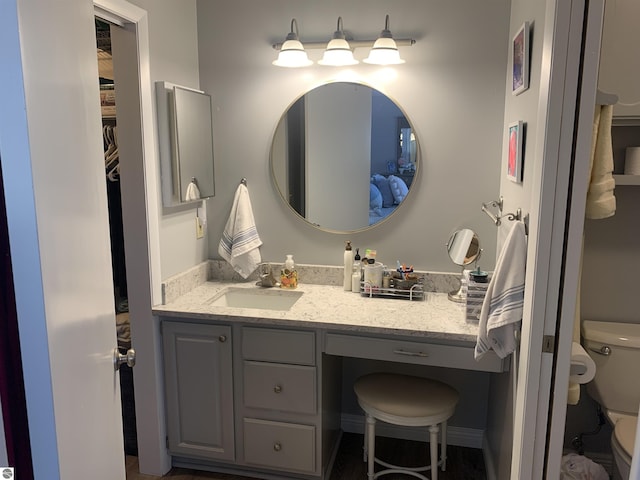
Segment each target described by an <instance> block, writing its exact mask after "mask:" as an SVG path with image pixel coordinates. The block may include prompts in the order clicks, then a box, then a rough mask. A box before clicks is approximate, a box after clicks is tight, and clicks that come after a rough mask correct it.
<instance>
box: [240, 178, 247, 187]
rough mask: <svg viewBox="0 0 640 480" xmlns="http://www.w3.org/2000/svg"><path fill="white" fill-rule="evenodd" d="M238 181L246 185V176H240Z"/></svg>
mask: <svg viewBox="0 0 640 480" xmlns="http://www.w3.org/2000/svg"><path fill="white" fill-rule="evenodd" d="M240 183H241V184H242V185H244V186H245V187H246V186H247V179H246V178H244V177H242V178H241V179H240Z"/></svg>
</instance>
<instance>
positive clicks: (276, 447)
mask: <svg viewBox="0 0 640 480" xmlns="http://www.w3.org/2000/svg"><path fill="white" fill-rule="evenodd" d="M273 450H274V451H276V452H279V451H280V450H282V445H281V444H280V442H276V443H274V444H273Z"/></svg>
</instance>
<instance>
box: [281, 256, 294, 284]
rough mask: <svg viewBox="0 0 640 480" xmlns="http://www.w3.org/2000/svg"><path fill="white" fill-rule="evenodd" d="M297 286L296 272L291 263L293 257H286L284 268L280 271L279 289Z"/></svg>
mask: <svg viewBox="0 0 640 480" xmlns="http://www.w3.org/2000/svg"><path fill="white" fill-rule="evenodd" d="M297 286H298V272H297V271H296V265H295V263H294V262H293V255H287V258H286V260H285V261H284V266H283V267H282V270H281V271H280V288H289V289H291V288H296V287H297Z"/></svg>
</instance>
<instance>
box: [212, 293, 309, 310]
mask: <svg viewBox="0 0 640 480" xmlns="http://www.w3.org/2000/svg"><path fill="white" fill-rule="evenodd" d="M302 293H303V292H299V291H291V290H281V289H270V290H267V289H257V288H256V289H250V288H234V287H228V288H226V289H225V290H223V291H222V292H220V293H219V294H217V295H215V296H214V297H213V298H212V299H211V301H210V303H209V305H212V306H218V307H233V308H256V309H260V310H281V311H287V310H289V309H290V308H291V307H292V306H293V305H294V304H295V303H296V302H297V301H298V300H299V299H300V297H301V296H302Z"/></svg>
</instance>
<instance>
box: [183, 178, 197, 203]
mask: <svg viewBox="0 0 640 480" xmlns="http://www.w3.org/2000/svg"><path fill="white" fill-rule="evenodd" d="M194 200H200V189H199V188H198V185H196V182H191V183H189V185H187V192H186V193H185V194H184V201H185V202H192V201H194Z"/></svg>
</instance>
